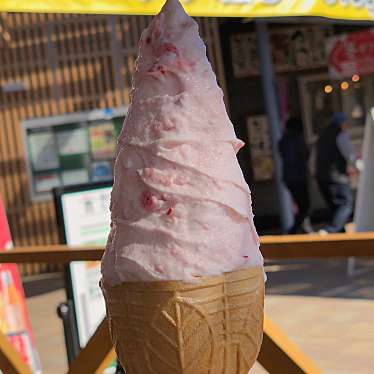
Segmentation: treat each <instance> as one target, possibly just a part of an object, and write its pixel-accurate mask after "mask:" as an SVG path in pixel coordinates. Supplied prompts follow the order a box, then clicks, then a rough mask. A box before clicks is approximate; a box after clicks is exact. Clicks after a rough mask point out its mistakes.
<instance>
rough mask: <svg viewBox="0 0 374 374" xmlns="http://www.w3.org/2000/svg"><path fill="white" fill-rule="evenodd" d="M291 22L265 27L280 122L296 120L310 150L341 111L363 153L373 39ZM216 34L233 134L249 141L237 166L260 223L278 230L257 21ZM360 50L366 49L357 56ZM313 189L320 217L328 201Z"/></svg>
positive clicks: (373, 79)
mask: <svg viewBox="0 0 374 374" xmlns="http://www.w3.org/2000/svg"><path fill="white" fill-rule="evenodd" d="M291 20H292V19H289V20H288V22H278V23H271V24H269V39H270V46H271V52H272V57H273V64H274V71H275V74H276V91H277V94H278V106H279V112H280V119H281V125H284V123H285V121H286V120H287V118H288V117H289V116H291V115H293V116H298V117H299V118H301V119H302V120H303V124H304V136H305V139H306V142H307V144H308V145H309V147H310V148H311V150H312V152H313V145H314V144H315V141H316V140H317V138H318V134H319V133H320V132H321V130H322V129H323V128H324V127H325V126H326V125H327V124H328V123H329V121H330V119H331V116H332V114H333V113H334V112H337V111H344V112H345V113H346V114H347V115H348V116H349V118H350V123H351V126H350V129H349V131H350V133H351V139H352V141H353V143H354V145H355V148H356V151H357V154H358V155H359V156H360V155H361V148H362V141H363V132H364V125H365V121H366V115H367V112H368V110H369V109H370V108H371V107H372V106H373V104H374V96H373V89H374V76H373V74H370V73H372V72H373V71H374V58H373V57H374V56H373V54H372V53H370V52H369V49H370V48H373V45H374V44H373V43H374V38H373V36H374V34H373V33H372V31H371V29H369V28H368V27H367V26H365V25H352V24H351V25H343V24H334V23H333V22H326V21H321V20H318V19H317V20H314V21H313V19H309V21H308V20H303V21H295V22H290V21H291ZM312 21H313V22H312ZM220 33H221V41H222V44H221V45H222V51H223V53H222V55H223V59H224V66H225V77H226V82H227V92H228V102H229V108H230V115H231V118H232V121H233V123H234V124H235V126H236V132H237V134H238V136H239V137H240V138H242V139H245V140H246V146H245V148H244V149H243V150H242V152H241V153H240V154H239V161H240V164H241V166H242V169H243V172H244V175H245V177H246V179H247V181H248V183H249V184H250V186H251V190H252V196H253V204H254V212H255V214H256V215H257V223H258V225H259V226H260V227H263V228H271V227H275V226H276V225H279V217H277V216H278V215H279V204H278V201H277V198H278V197H277V192H276V186H275V183H274V162H273V156H274V155H273V153H272V150H271V144H270V136H269V124H268V120H267V116H266V107H265V103H264V99H263V89H262V84H261V76H260V66H259V63H260V62H259V56H258V45H257V39H256V31H255V26H254V22H247V21H245V20H244V21H243V20H242V21H240V20H235V19H231V20H225V21H223V22H222V23H221V28H220ZM370 45H371V46H372V47H370ZM365 46H366V49H367V51H366V52H365V51H361V52H360V51H359V49H360V48H361V49H362V48H365ZM357 55H359V56H358V59H360V57H361V58H363V56H365V55H366V58H364V60H365V61H364V65H365V66H360V61H358V60H355V58H356V56H357ZM334 67H335V70H336V68H338V69H339V71H335V70H334ZM361 72H364V73H361ZM352 184H353V186H354V187H355V186H356V185H357V175H352ZM311 185H312V189H311V194H312V209H313V212H314V217H315V218H316V219H319V218H322V219H323V218H324V217H325V216H326V211H324V209H325V204H324V202H323V201H322V198H321V196H320V194H319V192H318V189H317V186H316V183H315V181H314V179H313V178H311Z"/></svg>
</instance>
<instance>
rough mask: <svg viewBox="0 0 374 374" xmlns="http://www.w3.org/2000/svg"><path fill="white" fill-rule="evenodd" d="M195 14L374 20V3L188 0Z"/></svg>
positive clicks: (78, 7)
mask: <svg viewBox="0 0 374 374" xmlns="http://www.w3.org/2000/svg"><path fill="white" fill-rule="evenodd" d="M164 3H165V0H127V1H118V0H95V1H87V0H75V1H71V0H58V1H55V0H44V1H28V0H17V1H14V0H0V11H3V12H43V13H44V12H47V13H48V12H52V13H98V14H135V15H136V14H137V15H141V14H143V15H151V14H155V13H158V12H159V10H160V9H161V7H162V5H163V4H164ZM182 3H183V5H184V7H185V9H186V11H187V12H188V13H189V14H190V15H192V16H207V17H287V16H288V17H289V16H317V17H328V18H334V19H349V20H373V19H374V3H373V2H372V1H357V0H184V1H182Z"/></svg>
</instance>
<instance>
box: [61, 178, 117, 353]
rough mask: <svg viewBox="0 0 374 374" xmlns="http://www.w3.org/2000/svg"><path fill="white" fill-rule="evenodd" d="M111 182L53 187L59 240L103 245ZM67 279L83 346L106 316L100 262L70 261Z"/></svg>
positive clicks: (74, 243) (107, 221) (107, 220)
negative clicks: (69, 280) (100, 282)
mask: <svg viewBox="0 0 374 374" xmlns="http://www.w3.org/2000/svg"><path fill="white" fill-rule="evenodd" d="M111 190H112V182H105V183H104V182H101V183H96V184H93V185H82V186H71V187H66V188H60V189H56V190H55V191H54V194H55V202H56V208H57V214H58V219H59V225H60V228H61V230H62V233H61V236H62V239H64V241H65V242H66V244H68V245H74V246H80V245H105V243H106V240H107V238H108V234H109V230H110V210H109V204H110V192H111ZM69 272H70V279H71V290H70V292H71V293H72V295H69V297H71V298H72V299H73V302H74V308H75V314H76V321H77V327H78V336H79V343H80V346H81V347H84V346H85V344H86V343H87V341H88V340H89V338H90V337H91V336H92V334H93V333H94V332H95V330H96V328H97V326H98V325H99V324H100V322H101V321H102V319H103V318H104V316H105V303H104V298H103V296H102V293H101V290H100V287H99V280H100V277H101V273H100V262H99V261H79V262H72V263H71V264H70V269H69Z"/></svg>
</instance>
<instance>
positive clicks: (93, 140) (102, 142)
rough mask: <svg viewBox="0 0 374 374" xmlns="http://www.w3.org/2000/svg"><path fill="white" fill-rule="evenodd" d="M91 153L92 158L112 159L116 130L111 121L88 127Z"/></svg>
mask: <svg viewBox="0 0 374 374" xmlns="http://www.w3.org/2000/svg"><path fill="white" fill-rule="evenodd" d="M89 134H90V136H89V137H90V144H91V154H92V158H93V159H94V160H103V159H112V158H113V157H114V153H115V150H116V142H117V138H116V132H115V128H114V125H113V122H111V121H106V122H100V123H96V124H94V125H91V126H90V128H89Z"/></svg>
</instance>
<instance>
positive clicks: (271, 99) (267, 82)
mask: <svg viewBox="0 0 374 374" xmlns="http://www.w3.org/2000/svg"><path fill="white" fill-rule="evenodd" d="M256 33H257V41H258V49H259V54H260V66H261V78H262V88H263V92H264V99H265V106H266V114H267V116H268V122H269V130H270V137H271V143H272V153H273V160H274V175H275V184H276V189H277V197H278V203H279V210H280V220H281V227H282V231H283V232H286V231H287V230H288V229H289V228H290V227H291V226H292V224H293V214H292V205H291V197H290V195H289V193H288V191H287V190H286V188H285V186H284V184H283V182H282V160H281V158H280V155H279V150H278V142H279V139H280V137H281V121H280V115H279V105H278V95H277V90H276V85H275V79H274V68H273V61H272V57H271V53H270V48H269V35H268V27H267V23H266V22H265V21H262V20H259V21H256Z"/></svg>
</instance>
